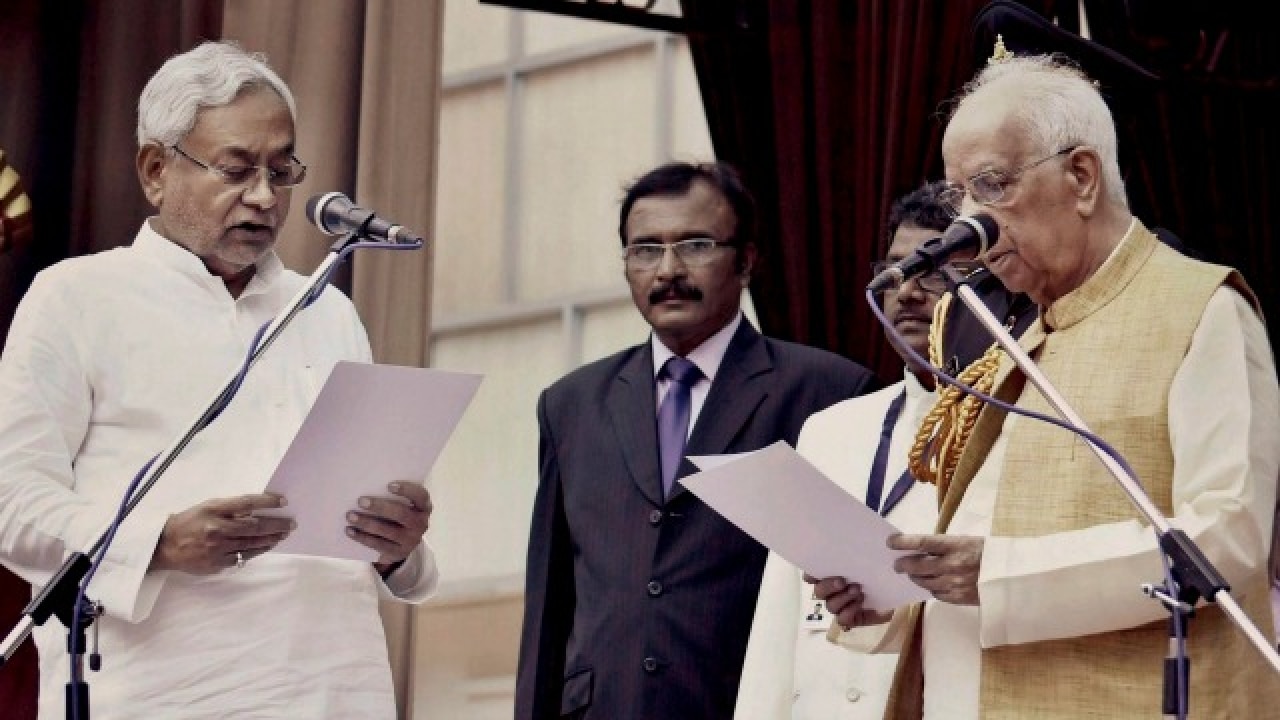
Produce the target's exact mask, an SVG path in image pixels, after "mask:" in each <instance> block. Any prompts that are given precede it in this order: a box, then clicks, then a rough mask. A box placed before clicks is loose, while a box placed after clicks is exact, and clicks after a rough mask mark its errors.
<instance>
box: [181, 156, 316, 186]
mask: <svg viewBox="0 0 1280 720" xmlns="http://www.w3.org/2000/svg"><path fill="white" fill-rule="evenodd" d="M169 147H170V148H171V149H172V150H173V151H174V152H176V153H177V154H179V155H181V156H182V157H184V158H186V159H188V160H190V161H191V162H193V163H195V164H196V165H199V166H200V167H202V168H204V169H205V171H207V172H210V173H212V174H213V175H215V176H216V177H217V178H218V179H219V180H221V181H222V182H224V183H226V184H228V185H248V184H249V183H251V182H253V181H254V180H256V179H257V178H258V172H259V171H266V173H267V184H268V185H270V186H271V187H273V188H285V187H293V186H294V185H297V184H298V183H300V182H302V180H303V178H305V177H306V176H307V166H306V165H304V164H303V163H302V161H300V160H298V158H296V157H293V156H289V159H288V160H287V161H286V162H283V163H279V164H276V165H248V164H244V163H214V164H210V163H206V162H202V161H200V160H197V159H195V158H194V157H191V154H190V153H188V152H187V151H186V150H183V149H182V146H180V145H170V146H169Z"/></svg>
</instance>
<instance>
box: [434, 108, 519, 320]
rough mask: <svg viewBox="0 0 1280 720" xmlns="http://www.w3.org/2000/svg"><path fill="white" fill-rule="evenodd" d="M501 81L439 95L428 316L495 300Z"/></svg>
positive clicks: (498, 288) (499, 253)
mask: <svg viewBox="0 0 1280 720" xmlns="http://www.w3.org/2000/svg"><path fill="white" fill-rule="evenodd" d="M505 137H506V94H505V91H504V89H503V86H502V84H500V83H493V84H490V85H484V86H481V87H477V88H468V89H465V90H454V91H451V92H449V93H446V94H445V96H444V98H443V102H442V103H441V114H440V148H439V157H440V165H439V170H440V173H439V188H438V194H437V202H436V208H437V211H436V237H435V241H436V242H435V243H434V247H435V263H436V265H435V278H434V281H435V294H434V296H433V297H432V307H433V309H434V310H435V313H436V317H452V316H455V315H457V314H460V313H461V314H467V313H473V312H476V311H479V310H484V309H486V308H491V307H493V306H494V305H497V304H499V303H500V302H501V301H502V294H503V290H502V287H503V280H502V278H503V272H502V263H503V262H504V256H503V241H502V224H503V216H504V214H505V213H506V210H505V208H504V207H503V201H502V192H503V154H502V149H503V145H504V143H505Z"/></svg>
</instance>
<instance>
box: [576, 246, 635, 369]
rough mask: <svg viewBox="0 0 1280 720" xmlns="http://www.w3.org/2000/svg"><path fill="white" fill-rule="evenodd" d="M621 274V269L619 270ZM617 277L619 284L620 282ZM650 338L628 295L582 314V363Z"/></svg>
mask: <svg viewBox="0 0 1280 720" xmlns="http://www.w3.org/2000/svg"><path fill="white" fill-rule="evenodd" d="M618 272H619V273H621V272H622V271H621V269H619V271H618ZM621 282H622V281H621V279H619V283H621ZM648 339H649V325H648V323H646V322H645V321H644V318H643V317H641V316H640V312H639V311H638V310H636V306H635V305H634V304H632V302H631V299H630V298H629V297H628V298H627V299H626V300H624V301H622V302H621V303H619V304H617V305H610V306H607V307H597V308H593V309H591V310H588V311H587V312H585V313H583V316H582V362H584V363H588V362H591V361H592V360H599V359H600V358H602V357H606V356H608V355H612V354H613V353H616V352H618V351H619V350H621V349H623V348H625V347H630V346H632V345H635V344H637V343H641V342H645V341H646V340H648Z"/></svg>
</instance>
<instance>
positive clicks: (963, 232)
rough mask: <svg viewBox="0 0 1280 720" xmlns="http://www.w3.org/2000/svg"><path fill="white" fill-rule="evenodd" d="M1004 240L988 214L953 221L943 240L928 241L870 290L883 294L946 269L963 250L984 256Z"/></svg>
mask: <svg viewBox="0 0 1280 720" xmlns="http://www.w3.org/2000/svg"><path fill="white" fill-rule="evenodd" d="M999 236H1000V227H999V226H998V225H996V221H995V219H993V218H992V217H991V216H990V215H987V214H986V213H979V214H977V215H972V216H970V215H962V216H960V217H958V218H956V219H955V220H953V221H951V225H950V226H949V227H948V228H947V229H946V232H944V233H942V237H936V238H931V239H929V240H926V241H925V242H924V243H922V244H921V245H920V247H918V248H916V249H915V250H914V251H913V252H912V253H911V254H910V255H908V256H906V257H904V258H902V259H901V260H899V261H898V262H896V263H894V264H892V265H890V266H889V267H887V268H885V269H884V270H882V271H881V272H880V274H879V275H876V276H875V277H874V278H872V280H871V283H870V284H868V285H867V289H868V290H870V291H872V292H880V291H881V290H886V289H888V288H890V287H896V286H897V285H899V284H900V283H903V282H906V281H907V280H909V279H911V278H913V277H916V276H919V275H924V274H925V273H927V272H930V271H931V270H933V269H935V268H937V267H938V266H940V265H945V264H946V263H947V261H948V260H950V259H951V256H952V255H955V254H956V253H958V252H961V251H963V250H969V249H971V248H977V250H978V253H977V254H978V255H979V256H982V255H983V254H984V253H986V252H987V248H989V247H991V246H992V245H994V244H995V243H996V239H997V238H998V237H999Z"/></svg>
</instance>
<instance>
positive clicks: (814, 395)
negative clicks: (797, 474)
mask: <svg viewBox="0 0 1280 720" xmlns="http://www.w3.org/2000/svg"><path fill="white" fill-rule="evenodd" d="M754 227H755V210H754V204H753V201H752V199H751V196H750V194H749V193H748V192H747V191H746V190H745V188H743V186H742V184H741V181H740V180H739V179H738V176H737V174H736V173H735V172H734V171H733V170H732V168H730V167H728V166H726V165H723V164H708V165H690V164H685V163H672V164H668V165H664V166H662V167H659V168H657V169H655V170H653V171H651V172H650V173H648V174H646V175H645V176H643V177H641V178H640V179H639V180H638V181H636V183H635V184H634V185H632V186H631V188H630V189H629V190H628V191H627V193H626V196H625V198H624V199H623V202H622V208H621V213H620V222H619V234H620V235H621V238H622V244H623V257H624V264H625V275H626V278H627V282H628V283H629V284H630V286H631V294H632V299H633V300H634V302H635V304H636V307H637V309H639V311H640V313H641V314H642V315H644V317H645V320H646V321H647V322H648V323H649V325H650V326H651V327H652V328H653V334H652V336H651V338H650V340H649V341H647V342H644V343H642V344H640V345H637V346H635V347H632V348H629V349H627V350H624V351H622V352H620V353H618V354H616V355H613V356H611V357H608V358H605V359H603V360H600V361H597V362H594V363H591V364H589V365H586V366H585V367H582V368H580V369H578V370H577V371H575V372H573V373H570V374H569V375H568V376H566V377H565V378H563V379H561V380H560V381H559V382H557V383H555V384H554V385H552V386H551V387H550V388H548V389H547V390H546V391H545V392H543V394H542V397H541V399H540V400H539V403H538V422H539V427H540V431H541V442H540V446H539V465H540V483H539V487H538V494H537V499H536V500H535V503H534V510H533V521H532V526H531V529H530V537H529V557H528V568H527V576H526V592H525V615H524V630H523V637H522V641H521V649H520V666H519V672H518V681H517V689H516V713H515V715H516V718H518V719H519V720H545V719H546V718H561V717H568V718H587V719H601V720H606V719H607V720H626V719H628V718H636V719H641V718H644V719H652V720H676V719H679V720H696V719H698V718H728V717H730V716H732V714H733V706H734V699H735V697H736V695H737V691H738V677H739V675H740V673H741V669H742V659H743V654H744V652H745V649H746V643H747V637H748V634H749V631H750V626H751V617H752V613H753V611H754V606H755V601H756V593H757V589H758V586H759V583H760V576H761V572H762V570H763V567H764V561H765V556H766V550H765V548H764V547H762V546H761V545H759V544H758V543H756V542H755V541H754V540H752V539H751V538H750V537H748V536H747V535H746V534H744V533H743V532H742V531H740V530H738V529H737V528H736V527H735V526H733V525H732V524H730V523H729V521H727V520H725V519H724V518H722V517H720V515H718V514H717V513H716V512H715V511H714V510H712V509H711V508H709V507H707V506H706V505H704V504H703V503H702V502H701V501H699V500H698V499H697V498H696V497H695V496H694V495H692V494H691V493H689V492H687V491H685V490H684V489H683V488H682V487H681V486H680V484H679V482H678V481H676V479H677V478H678V477H679V476H682V475H685V474H688V473H690V472H692V471H693V467H692V465H691V464H690V463H689V462H688V461H687V460H685V459H683V455H685V454H688V455H699V454H703V455H705V454H719V453H739V452H746V451H749V450H756V449H759V448H762V447H764V446H767V445H769V444H771V443H773V442H776V441H777V440H786V441H787V442H789V443H792V444H794V443H795V441H796V437H797V435H798V434H799V431H800V427H801V425H802V424H803V423H804V420H805V419H806V418H807V417H808V416H809V415H810V414H811V413H813V412H816V411H818V410H822V409H824V408H826V407H828V406H830V405H832V404H834V403H835V402H838V401H840V400H843V399H845V398H849V397H853V396H855V395H859V394H862V393H864V392H867V391H869V390H872V389H874V387H875V385H876V381H875V378H874V376H873V375H872V374H871V373H870V372H868V371H867V370H866V369H865V368H863V367H861V366H859V365H857V364H855V363H853V362H851V361H849V360H847V359H844V358H841V357H839V356H836V355H834V354H832V353H828V352H825V351H821V350H817V349H814V348H808V347H803V346H799V345H794V344H791V343H786V342H782V341H778V340H773V339H770V338H766V337H763V336H762V335H760V334H759V333H758V332H757V331H756V330H755V328H753V327H752V326H751V324H750V323H749V322H748V321H747V320H746V319H745V318H743V316H742V313H741V309H740V307H739V303H740V299H741V294H742V290H743V288H744V287H746V285H747V283H748V281H749V279H750V276H751V269H752V266H753V264H754V263H755V260H756V246H755V243H754V234H753V233H754ZM669 359H671V360H670V362H668V360H669ZM686 360H687V361H688V362H687V363H686V362H685V361H686ZM677 365H683V369H682V370H675V369H673V368H675V366H677ZM668 401H670V402H668ZM672 408H675V410H672ZM673 418H674V420H673ZM682 420H683V421H685V423H687V426H686V425H685V423H682V422H681V421H682ZM673 428H675V429H674V430H673ZM673 437H678V440H671V439H670V438H673ZM686 438H687V447H674V448H673V447H672V443H673V442H675V443H682V442H683V441H684V440H685V439H686ZM664 458H665V459H664ZM664 475H665V476H666V477H664Z"/></svg>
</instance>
